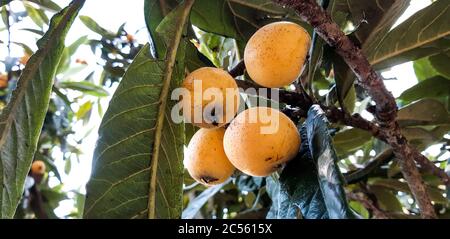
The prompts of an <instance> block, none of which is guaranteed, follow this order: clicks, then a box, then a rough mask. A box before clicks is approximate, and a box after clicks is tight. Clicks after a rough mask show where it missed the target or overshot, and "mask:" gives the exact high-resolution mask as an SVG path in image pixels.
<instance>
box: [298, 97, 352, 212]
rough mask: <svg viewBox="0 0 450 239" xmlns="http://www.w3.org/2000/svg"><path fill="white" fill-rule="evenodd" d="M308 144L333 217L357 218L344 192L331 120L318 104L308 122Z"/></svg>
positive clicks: (309, 113) (313, 108) (312, 109)
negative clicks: (331, 131)
mask: <svg viewBox="0 0 450 239" xmlns="http://www.w3.org/2000/svg"><path fill="white" fill-rule="evenodd" d="M306 127H307V128H306V129H307V135H308V144H309V149H310V152H311V156H312V159H313V161H314V163H315V164H316V167H317V172H318V179H319V184H320V188H321V191H322V194H323V196H324V201H325V205H326V208H327V211H328V215H329V217H330V218H354V217H355V215H354V214H353V212H352V211H351V210H350V209H349V206H348V202H347V198H346V196H345V191H344V187H343V186H344V184H345V183H344V179H343V176H342V174H341V172H340V170H339V167H338V166H337V161H338V157H337V155H336V152H335V150H334V148H333V143H332V139H331V136H330V134H329V133H328V120H327V119H326V116H325V113H324V112H323V110H322V109H321V108H320V106H318V105H313V106H312V107H311V108H310V110H309V111H308V117H307V119H306Z"/></svg>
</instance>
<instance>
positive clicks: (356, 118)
mask: <svg viewBox="0 0 450 239" xmlns="http://www.w3.org/2000/svg"><path fill="white" fill-rule="evenodd" d="M236 82H237V85H238V86H239V87H240V88H242V89H244V90H246V89H249V88H255V89H259V88H260V87H261V86H258V85H256V84H255V83H252V82H250V81H243V80H236ZM277 91H278V94H279V100H280V101H281V102H284V103H286V104H288V105H291V106H292V107H297V108H295V109H291V108H287V109H283V113H285V114H286V115H287V116H289V117H290V118H291V119H294V120H296V121H297V122H298V120H299V119H300V118H302V117H306V116H307V115H306V114H307V111H308V109H309V108H310V107H311V101H310V100H308V99H307V98H305V96H304V95H302V94H299V93H296V92H292V91H287V90H277ZM265 97H266V98H268V99H271V94H270V91H269V94H268V95H267V96H265ZM321 107H322V109H324V111H325V112H326V114H327V118H328V119H329V120H330V121H331V122H333V123H341V124H343V125H347V126H351V127H354V128H358V129H362V130H366V131H368V132H370V133H371V134H372V136H374V137H376V138H378V139H379V140H381V141H383V142H386V143H387V140H386V136H385V135H384V134H382V130H381V129H380V127H379V126H378V125H377V124H375V123H374V122H370V121H368V120H366V119H364V118H363V117H362V116H361V115H359V114H353V115H349V114H347V113H345V112H344V111H342V110H340V109H338V108H337V107H335V106H329V107H327V106H324V105H321ZM415 155H416V156H417V157H415V158H414V160H415V161H416V162H417V163H418V164H419V165H420V166H421V167H422V168H423V170H424V171H427V172H429V173H431V174H434V175H436V176H438V177H439V178H440V179H441V180H442V182H443V183H444V184H445V185H447V186H450V176H449V175H447V174H446V173H445V171H444V170H442V169H441V168H439V167H437V166H436V165H434V163H433V162H431V161H430V160H428V159H427V158H426V157H425V156H423V155H422V154H421V153H420V152H418V151H417V150H416V152H415Z"/></svg>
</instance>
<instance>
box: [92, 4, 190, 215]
mask: <svg viewBox="0 0 450 239" xmlns="http://www.w3.org/2000/svg"><path fill="white" fill-rule="evenodd" d="M193 2H194V1H193V0H186V1H184V2H183V3H182V4H180V5H179V6H178V7H177V8H175V9H174V10H173V11H172V12H170V13H169V14H168V15H167V16H166V17H165V18H164V20H163V21H162V22H161V23H160V24H159V26H158V27H157V29H156V32H157V33H158V34H160V36H161V39H162V40H164V43H165V46H166V49H164V50H166V52H165V54H158V55H165V57H164V58H158V59H154V58H153V57H152V56H151V53H150V46H149V45H146V46H144V47H143V48H142V50H141V51H140V53H139V54H138V55H137V57H136V58H135V59H134V61H133V63H132V64H131V65H130V67H129V68H128V70H127V72H126V73H125V75H124V77H123V79H122V81H121V83H120V85H119V87H118V89H117V90H116V92H115V94H114V96H113V98H112V99H111V102H110V105H109V108H108V110H107V112H106V113H105V116H104V118H103V121H102V124H101V126H100V129H99V139H98V141H97V147H96V149H95V152H94V160H93V167H92V175H91V179H90V181H89V183H88V186H87V199H86V207H85V211H84V217H86V218H180V216H181V210H182V184H183V162H182V160H183V145H184V137H183V134H184V125H183V124H175V123H173V121H172V119H171V118H170V111H171V108H172V106H173V105H174V103H175V102H174V101H170V100H169V98H168V97H170V95H169V90H170V89H174V88H176V87H179V85H180V84H181V81H182V79H183V76H184V53H185V44H184V43H185V41H184V40H183V37H182V35H183V32H185V25H186V22H187V21H188V16H189V12H190V9H191V7H192V4H193ZM158 53H159V52H158Z"/></svg>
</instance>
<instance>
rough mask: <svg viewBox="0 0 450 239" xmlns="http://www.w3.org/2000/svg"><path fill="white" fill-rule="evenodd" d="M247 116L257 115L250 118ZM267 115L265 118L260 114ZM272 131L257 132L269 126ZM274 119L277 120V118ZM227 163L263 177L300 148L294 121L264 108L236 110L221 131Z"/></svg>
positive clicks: (292, 156)
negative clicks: (231, 119)
mask: <svg viewBox="0 0 450 239" xmlns="http://www.w3.org/2000/svg"><path fill="white" fill-rule="evenodd" d="M250 115H258V118H256V117H254V118H253V120H252V118H250ZM265 115H267V117H263V116H265ZM267 118H270V120H272V122H275V123H273V126H274V129H276V130H272V133H264V132H262V131H261V129H263V128H264V127H266V128H267V127H268V125H270V123H269V120H268V119H267ZM277 118H278V120H277ZM223 145H224V149H225V153H226V155H227V157H228V159H229V160H230V162H231V163H232V164H233V165H234V166H235V167H236V168H237V169H239V170H240V171H242V172H244V173H246V174H248V175H251V176H260V177H262V176H267V175H269V174H271V173H273V172H275V171H276V170H277V169H278V168H279V167H280V166H281V165H282V164H283V163H285V162H287V161H289V160H291V159H293V158H294V157H295V156H296V155H297V153H298V150H299V147H300V134H299V133H298V131H297V128H296V127H295V124H294V123H293V122H292V121H291V120H290V119H289V118H288V117H287V116H286V115H285V114H283V113H281V112H280V111H278V110H275V109H271V108H267V107H255V108H250V109H247V110H245V111H243V112H242V113H240V114H239V115H238V116H237V117H236V118H235V119H234V120H233V121H232V122H231V124H230V126H229V127H228V129H227V130H226V132H225V136H224V141H223Z"/></svg>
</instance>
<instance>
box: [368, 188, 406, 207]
mask: <svg viewBox="0 0 450 239" xmlns="http://www.w3.org/2000/svg"><path fill="white" fill-rule="evenodd" d="M370 192H372V193H373V194H375V196H376V197H377V202H378V204H379V206H380V209H382V210H384V211H387V212H402V208H403V206H402V204H401V203H400V201H399V200H398V198H397V196H395V194H394V193H393V192H392V191H390V190H388V189H386V188H385V187H379V186H370Z"/></svg>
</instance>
